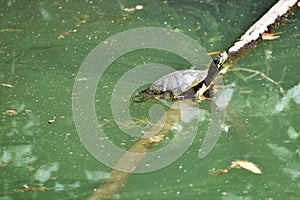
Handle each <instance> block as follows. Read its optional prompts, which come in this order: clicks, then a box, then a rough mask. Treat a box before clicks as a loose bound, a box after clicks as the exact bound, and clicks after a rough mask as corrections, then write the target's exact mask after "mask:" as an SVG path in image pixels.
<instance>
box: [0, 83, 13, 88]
mask: <svg viewBox="0 0 300 200" xmlns="http://www.w3.org/2000/svg"><path fill="white" fill-rule="evenodd" d="M1 85H2V86H3V87H8V88H14V87H15V86H13V85H11V84H8V83H2V84H1Z"/></svg>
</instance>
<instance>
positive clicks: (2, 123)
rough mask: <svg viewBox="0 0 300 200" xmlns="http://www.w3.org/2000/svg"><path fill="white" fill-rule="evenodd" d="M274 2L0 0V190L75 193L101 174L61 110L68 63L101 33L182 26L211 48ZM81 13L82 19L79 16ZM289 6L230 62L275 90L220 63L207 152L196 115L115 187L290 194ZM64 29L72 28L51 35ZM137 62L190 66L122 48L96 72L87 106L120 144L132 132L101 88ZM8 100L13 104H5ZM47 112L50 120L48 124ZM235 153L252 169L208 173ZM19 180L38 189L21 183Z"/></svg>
mask: <svg viewBox="0 0 300 200" xmlns="http://www.w3.org/2000/svg"><path fill="white" fill-rule="evenodd" d="M275 2H276V1H256V2H253V1H236V0H233V1H230V2H227V1H215V0H212V1H193V0H187V1H178V0H170V1H158V0H155V1H146V0H143V1H76V3H75V2H73V1H39V2H38V1H16V2H15V1H1V3H0V24H1V25H0V28H1V29H2V31H1V32H0V69H1V70H0V84H10V85H12V86H13V88H10V87H7V85H6V86H5V85H1V86H0V97H1V104H0V112H1V115H0V127H1V128H0V163H1V165H0V199H1V200H2V199H9V200H10V199H86V198H87V197H88V196H89V195H90V194H91V193H92V192H93V190H94V189H95V188H97V187H98V186H99V185H100V184H101V182H102V181H103V180H104V179H105V178H106V177H108V176H109V172H110V169H109V168H108V167H106V166H105V165H103V164H101V163H100V162H98V161H97V160H96V159H95V158H93V156H92V155H91V154H90V153H89V152H88V151H87V150H86V148H85V147H84V146H83V145H82V143H81V142H80V138H79V136H78V134H77V131H76V128H75V124H74V121H73V116H72V99H71V97H72V90H73V85H74V82H75V78H76V74H77V71H78V70H79V67H80V65H81V63H82V62H83V60H84V59H85V57H86V56H87V55H88V54H89V53H90V51H91V50H92V49H93V48H94V47H96V46H97V45H98V44H99V43H100V42H101V41H103V40H105V39H107V38H108V37H110V36H113V35H114V34H117V33H120V32H122V31H125V30H130V29H132V28H138V27H163V28H169V29H174V30H176V31H179V32H182V33H184V34H186V35H188V36H190V37H191V38H193V39H195V40H197V41H198V42H199V44H201V45H202V46H203V47H204V48H205V49H206V50H207V51H208V52H210V51H222V50H224V49H226V48H227V47H228V46H230V45H231V44H232V43H233V42H234V41H235V40H236V39H237V38H238V37H239V36H240V35H241V34H242V33H243V32H244V31H246V30H247V28H248V27H250V26H251V24H252V23H253V22H255V20H256V19H258V18H259V17H260V16H261V15H262V14H263V13H264V12H265V11H266V9H268V8H269V7H270V6H271V5H272V4H273V3H275ZM136 4H141V5H144V8H143V9H142V10H137V11H135V12H133V13H125V12H123V11H121V9H120V7H121V6H122V5H125V7H132V6H134V5H136ZM85 16H88V18H87V19H86V22H85V23H84V22H82V20H81V22H80V20H79V19H78V18H84V17H85ZM299 16H300V12H299V10H298V11H296V12H295V14H294V15H292V16H290V17H289V20H288V21H286V22H285V23H284V24H283V25H282V26H281V27H280V28H279V29H278V30H277V31H278V32H282V34H281V35H280V38H279V39H277V40H274V41H267V42H264V43H262V44H260V45H259V46H258V47H257V48H255V49H253V50H252V51H251V52H249V53H248V54H247V55H245V57H243V58H242V59H241V60H240V62H239V63H238V66H237V67H243V68H248V69H253V70H258V71H260V72H262V73H265V74H267V75H268V76H269V77H270V78H272V79H273V80H274V81H277V82H280V84H281V87H282V88H283V89H284V91H285V93H286V94H287V96H286V97H285V98H283V96H282V94H281V93H280V91H279V88H278V86H277V85H275V84H273V83H271V82H269V81H267V80H266V79H263V78H262V77H261V76H259V75H257V76H254V77H253V78H250V79H246V77H248V76H249V75H251V73H248V72H243V71H234V72H229V73H228V75H227V76H226V77H225V78H224V80H223V81H224V82H225V84H231V83H233V82H234V83H235V88H234V92H233V96H232V98H231V101H230V103H229V106H228V109H227V116H226V124H227V125H228V126H230V127H229V130H228V132H223V133H222V134H221V136H220V138H219V140H218V143H217V145H216V146H215V147H214V149H213V151H212V152H211V153H210V154H209V155H208V156H207V157H205V158H204V159H199V158H198V149H199V148H200V144H201V141H202V139H203V134H204V133H205V131H206V130H205V129H206V128H207V126H205V127H204V128H202V127H200V130H199V133H198V135H197V136H196V138H195V140H194V142H193V144H192V145H191V146H190V148H189V149H188V150H187V151H186V152H185V154H184V155H183V156H182V157H180V159H178V160H177V161H176V162H174V163H172V164H171V165H169V166H168V167H166V168H163V169H161V170H158V171H154V172H150V173H145V174H132V175H131V176H130V177H129V179H128V181H127V182H126V184H125V186H124V188H123V189H122V190H121V191H120V192H119V193H118V194H116V195H115V198H116V199H141V200H142V199H143V200H145V199H268V198H270V199H300V192H299V191H300V149H299V147H300V142H299V139H300V136H299V134H300V125H299V120H300V115H299V111H300V110H299V102H300V100H299V95H300V89H299V88H300V86H299V84H300V83H299V73H300V70H299V56H300V43H299V37H300V35H299V29H300V22H299ZM76 19H77V20H76ZM5 29H10V30H17V31H15V32H12V31H9V32H7V31H4V30H5ZM73 29H76V30H77V32H75V33H70V34H67V35H65V37H64V38H62V39H60V40H58V39H57V38H58V36H59V35H60V34H62V33H64V32H66V31H68V30H73ZM269 54H271V57H269V56H268V55H269ZM147 62H152V63H154V62H157V63H162V64H166V65H169V66H172V67H173V68H174V69H186V68H189V67H190V66H188V63H187V62H186V61H185V60H184V59H182V58H180V57H179V56H175V55H173V54H170V53H166V52H161V51H155V50H145V51H136V52H130V53H129V54H128V55H125V56H124V57H122V58H120V59H118V60H117V61H116V62H114V63H113V64H112V65H111V66H110V68H109V69H108V70H107V71H106V72H105V74H104V76H103V79H101V80H100V82H99V86H98V90H97V93H96V98H95V99H96V102H99V103H98V104H96V105H95V108H96V112H97V117H98V119H99V124H100V125H101V127H102V128H103V129H104V130H105V132H106V133H108V137H110V139H112V140H113V141H114V143H116V144H117V145H119V146H121V147H124V148H128V147H129V146H130V145H131V144H133V142H134V139H132V138H130V137H127V136H126V137H125V136H124V134H122V131H121V130H120V129H118V126H117V125H116V124H115V123H114V119H113V115H112V111H111V107H110V104H109V103H110V95H111V93H112V90H113V86H114V84H115V83H116V82H117V81H118V79H119V77H121V76H122V75H123V74H124V73H126V71H128V70H130V69H131V68H132V67H133V66H136V65H138V64H143V63H147ZM297 85H298V87H297ZM153 103H157V102H156V101H149V102H147V103H145V104H141V105H137V106H132V108H131V111H132V114H133V116H134V117H135V118H137V119H145V118H148V115H147V113H148V111H147V108H149V106H150V105H151V104H153ZM205 106H206V107H208V108H209V103H205ZM280 106H282V107H283V109H282V110H278V109H279V107H280ZM276 108H277V111H276ZM8 109H13V110H15V111H16V112H17V114H15V115H12V114H7V113H6V110H8ZM29 110H30V111H29ZM100 110H101V111H100ZM51 119H56V122H55V123H52V124H49V123H48V121H49V120H51ZM205 123H207V124H208V123H209V119H207V120H206V121H205ZM236 159H239V160H249V161H251V162H253V163H255V164H257V165H258V166H259V168H260V169H261V170H262V172H263V173H262V174H261V175H256V174H253V173H251V172H249V171H246V170H237V169H236V170H232V171H230V172H229V173H228V174H225V175H223V176H215V175H213V174H211V173H209V170H212V169H216V170H220V169H225V168H227V167H228V166H229V165H230V163H231V161H234V160H236ZM23 184H28V185H29V186H39V187H46V188H48V189H49V190H46V191H27V192H20V189H21V187H22V185H23Z"/></svg>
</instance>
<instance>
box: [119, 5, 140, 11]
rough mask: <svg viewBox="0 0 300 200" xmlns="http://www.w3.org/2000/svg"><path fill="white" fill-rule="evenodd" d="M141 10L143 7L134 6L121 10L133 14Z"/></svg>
mask: <svg viewBox="0 0 300 200" xmlns="http://www.w3.org/2000/svg"><path fill="white" fill-rule="evenodd" d="M143 8H144V6H143V5H135V6H134V7H132V8H123V10H124V11H125V12H134V11H136V10H142V9H143Z"/></svg>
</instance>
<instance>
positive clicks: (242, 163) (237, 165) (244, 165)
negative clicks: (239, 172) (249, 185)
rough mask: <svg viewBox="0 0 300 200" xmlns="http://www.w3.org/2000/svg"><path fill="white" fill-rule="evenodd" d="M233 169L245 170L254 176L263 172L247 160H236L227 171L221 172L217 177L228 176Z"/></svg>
mask: <svg viewBox="0 0 300 200" xmlns="http://www.w3.org/2000/svg"><path fill="white" fill-rule="evenodd" d="M232 169H245V170H248V171H250V172H252V173H254V174H262V171H261V170H260V169H259V168H258V167H257V166H256V165H255V164H254V163H252V162H249V161H247V160H235V161H233V162H231V165H230V166H229V167H228V168H227V169H223V170H221V172H220V173H218V174H217V175H218V176H222V175H224V174H227V173H228V172H229V171H230V170H232Z"/></svg>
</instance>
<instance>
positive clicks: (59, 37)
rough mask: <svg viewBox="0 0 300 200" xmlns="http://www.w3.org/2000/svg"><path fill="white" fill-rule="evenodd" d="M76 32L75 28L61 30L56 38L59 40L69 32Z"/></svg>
mask: <svg viewBox="0 0 300 200" xmlns="http://www.w3.org/2000/svg"><path fill="white" fill-rule="evenodd" d="M76 32H77V30H76V29H71V30H68V31H66V32H63V33H62V34H60V35H59V36H58V37H57V39H58V40H61V39H63V38H65V35H68V34H70V33H76Z"/></svg>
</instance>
